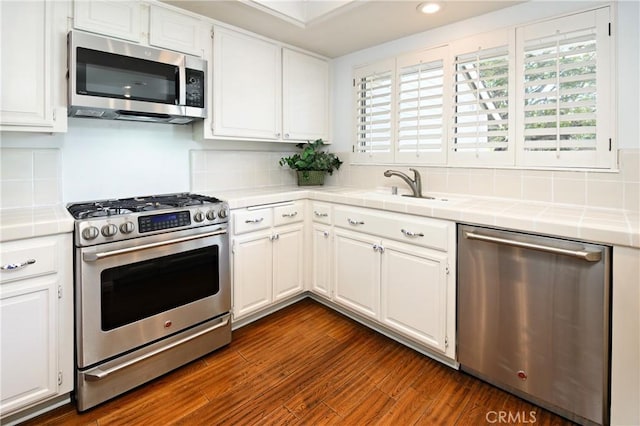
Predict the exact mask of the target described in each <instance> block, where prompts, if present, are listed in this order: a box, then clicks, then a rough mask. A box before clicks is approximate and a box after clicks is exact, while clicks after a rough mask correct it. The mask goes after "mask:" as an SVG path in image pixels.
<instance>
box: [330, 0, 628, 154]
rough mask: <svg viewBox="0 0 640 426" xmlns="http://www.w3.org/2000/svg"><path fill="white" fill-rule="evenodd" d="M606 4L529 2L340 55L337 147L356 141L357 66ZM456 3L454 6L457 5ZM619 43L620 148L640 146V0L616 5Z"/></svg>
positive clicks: (335, 109)
mask: <svg viewBox="0 0 640 426" xmlns="http://www.w3.org/2000/svg"><path fill="white" fill-rule="evenodd" d="M603 4H608V3H607V2H602V1H600V2H580V1H558V2H550V1H536V0H534V1H530V2H527V3H524V4H521V5H517V6H513V7H510V8H506V9H502V10H499V11H497V12H492V13H489V14H486V15H483V16H479V17H475V18H471V19H468V20H466V21H462V22H458V23H455V24H451V25H447V26H444V27H441V28H437V29H434V30H430V31H426V32H423V33H419V34H414V35H412V36H409V37H404V38H401V39H399V40H395V41H392V42H389V43H385V44H382V45H379V46H376V47H373V48H369V49H365V50H361V51H359V52H355V53H352V54H349V55H345V56H342V57H340V58H337V59H335V60H334V61H333V62H332V72H333V75H332V79H333V85H334V86H333V105H332V121H333V126H334V127H333V143H334V146H335V149H336V150H337V151H345V152H347V151H351V146H352V144H353V143H354V141H353V136H354V132H353V125H352V124H353V92H352V91H353V86H352V79H353V68H354V67H356V66H360V65H364V64H367V63H372V62H376V61H378V60H381V59H387V58H391V57H394V56H397V55H399V54H402V53H406V52H411V51H416V50H420V49H426V48H430V47H436V46H438V45H442V44H444V43H448V42H451V41H453V40H457V39H461V38H464V37H468V36H472V35H474V34H480V33H483V32H487V31H492V30H495V29H498V28H504V27H508V26H513V25H517V24H522V23H527V22H531V21H535V20H538V19H543V18H547V17H550V16H554V15H559V14H564V13H568V12H571V11H578V10H584V9H587V8H589V7H593V6H597V5H603ZM453 5H455V3H454V4H453ZM617 7H618V15H617V21H618V23H617V25H618V30H617V35H618V38H617V43H618V49H617V51H618V57H619V58H620V60H619V63H618V69H617V74H618V78H617V80H618V82H619V90H618V92H619V93H618V137H619V142H618V147H619V148H623V149H626V148H631V149H639V148H640V124H639V121H640V120H638V117H640V82H639V80H640V78H639V77H638V76H639V75H640V67H639V65H638V63H639V59H638V58H639V57H640V44H639V43H640V41H639V40H640V32H639V31H640V30H639V29H638V28H639V27H640V2H638V1H637V0H623V1H619V2H617Z"/></svg>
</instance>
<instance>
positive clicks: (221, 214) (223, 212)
mask: <svg viewBox="0 0 640 426" xmlns="http://www.w3.org/2000/svg"><path fill="white" fill-rule="evenodd" d="M227 216H229V207H226V206H225V207H223V208H221V209H220V211H219V212H218V217H219V218H220V219H225V218H226V217H227Z"/></svg>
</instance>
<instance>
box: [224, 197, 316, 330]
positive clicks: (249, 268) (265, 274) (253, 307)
mask: <svg viewBox="0 0 640 426" xmlns="http://www.w3.org/2000/svg"><path fill="white" fill-rule="evenodd" d="M303 211H304V210H303V205H302V203H285V204H284V205H278V206H274V207H270V206H264V207H262V208H255V209H253V208H252V209H242V210H238V211H233V212H232V219H231V220H232V222H233V230H234V235H233V236H232V238H233V241H232V244H231V247H232V259H233V272H232V276H233V317H234V320H236V319H240V318H243V317H246V316H248V315H250V314H253V313H256V312H258V311H260V310H262V309H265V308H268V307H269V306H271V305H273V304H275V303H277V302H280V301H282V300H285V299H287V298H289V297H291V296H294V295H296V294H299V293H301V292H302V291H303V290H304V279H303V271H304V269H303V267H304V251H303V249H304V245H303V244H304V224H303V222H302V221H303V220H304V214H303Z"/></svg>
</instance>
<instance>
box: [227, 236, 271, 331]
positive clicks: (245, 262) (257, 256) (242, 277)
mask: <svg viewBox="0 0 640 426" xmlns="http://www.w3.org/2000/svg"><path fill="white" fill-rule="evenodd" d="M270 235H271V233H270V232H259V233H258V232H257V233H252V234H247V235H243V236H242V237H237V238H235V239H234V242H233V315H234V318H236V319H237V318H239V317H242V316H245V315H247V314H250V313H251V312H254V311H257V310H259V309H260V308H263V307H265V306H267V305H269V304H270V303H271V301H272V295H271V283H272V278H271V277H272V271H273V268H272V261H271V259H272V243H271V240H270V238H269V237H270Z"/></svg>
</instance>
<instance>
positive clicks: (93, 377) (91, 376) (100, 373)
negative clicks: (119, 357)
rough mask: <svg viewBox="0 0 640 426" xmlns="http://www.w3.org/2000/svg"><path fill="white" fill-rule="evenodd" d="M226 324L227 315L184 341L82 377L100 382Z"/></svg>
mask: <svg viewBox="0 0 640 426" xmlns="http://www.w3.org/2000/svg"><path fill="white" fill-rule="evenodd" d="M228 323H229V315H227V316H225V317H224V318H221V319H220V322H219V323H218V324H216V325H214V326H212V327H209V328H207V329H204V330H202V331H199V332H197V333H196V334H194V335H192V336H188V337H185V338H184V339H180V340H178V341H175V342H173V343H171V344H170V345H167V346H163V347H161V348H158V349H156V350H154V351H151V352H149V353H147V354H144V355H141V356H139V357H136V358H133V359H130V360H129V361H126V362H123V363H122V364H118V365H116V366H115V367H112V368H108V369H106V370H101V369H100V368H96V369H93V370H89V371H87V372H85V373H83V374H84V377H85V380H87V381H88V382H95V381H98V380H102V379H104V378H106V377H107V376H109V375H110V374H113V373H117V372H118V371H120V370H122V369H125V368H127V367H130V366H132V365H134V364H137V363H139V362H142V361H144V360H147V359H149V358H151V357H154V356H156V355H159V354H161V353H162V352H166V351H168V350H170V349H173V348H175V347H177V346H180V345H183V344H185V343H187V342H189V341H191V340H193V339H197V338H198V337H200V336H203V335H205V334H207V333H210V332H212V331H213V330H216V329H218V328H220V327H224V326H226V325H227V324H228Z"/></svg>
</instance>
